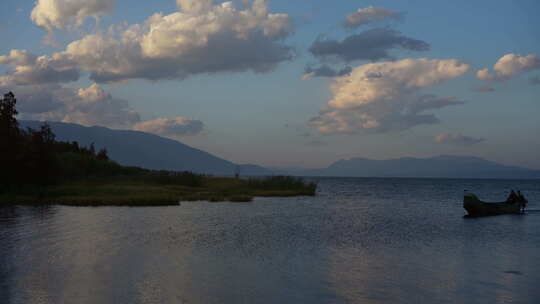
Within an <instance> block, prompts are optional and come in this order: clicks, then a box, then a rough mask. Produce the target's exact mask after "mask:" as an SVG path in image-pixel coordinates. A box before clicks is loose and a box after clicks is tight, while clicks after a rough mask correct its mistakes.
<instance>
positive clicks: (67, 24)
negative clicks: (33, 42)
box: [30, 0, 114, 33]
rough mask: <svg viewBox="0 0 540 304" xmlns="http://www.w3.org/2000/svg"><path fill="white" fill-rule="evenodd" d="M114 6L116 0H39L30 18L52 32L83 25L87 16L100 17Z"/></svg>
mask: <svg viewBox="0 0 540 304" xmlns="http://www.w3.org/2000/svg"><path fill="white" fill-rule="evenodd" d="M113 8H114V0H37V1H36V6H35V7H34V8H33V9H32V13H31V15H30V18H31V19H32V21H33V22H34V23H35V24H36V25H37V26H40V27H42V28H44V29H46V30H47V31H48V32H49V33H51V32H52V31H53V30H55V29H69V28H74V27H78V26H81V25H82V24H83V23H84V21H85V19H86V18H88V17H93V18H95V19H98V18H99V17H100V16H102V15H104V14H106V13H107V12H109V11H111V10H112V9H113Z"/></svg>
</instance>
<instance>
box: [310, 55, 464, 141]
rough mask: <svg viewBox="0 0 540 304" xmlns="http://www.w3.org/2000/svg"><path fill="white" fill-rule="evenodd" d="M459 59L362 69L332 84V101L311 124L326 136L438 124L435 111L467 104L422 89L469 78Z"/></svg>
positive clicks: (406, 61) (412, 61)
mask: <svg viewBox="0 0 540 304" xmlns="http://www.w3.org/2000/svg"><path fill="white" fill-rule="evenodd" d="M468 69H469V66H468V65H467V64H464V63H462V62H460V61H458V60H455V59H427V58H420V59H403V60H399V61H392V62H380V63H370V64H365V65H361V66H359V67H357V68H355V69H353V71H352V72H351V73H350V75H347V76H343V77H338V78H336V80H335V82H334V83H333V84H332V85H331V91H332V97H331V99H330V100H329V101H328V104H327V105H326V106H325V107H323V108H322V109H321V111H320V113H319V115H318V116H317V117H314V118H313V119H311V120H310V125H311V126H312V127H315V128H317V129H318V130H319V132H321V133H356V132H359V131H368V132H387V131H393V130H404V129H408V128H411V127H414V126H416V125H421V124H434V123H438V122H439V120H438V118H437V117H436V116H435V115H434V114H432V113H429V112H430V111H433V110H436V109H440V108H444V107H447V106H451V105H459V104H463V102H462V101H460V100H457V99H456V98H455V97H438V96H435V95H431V94H422V92H421V88H424V87H429V86H433V85H436V84H439V83H442V82H444V81H447V80H450V79H453V78H456V77H459V76H461V75H463V74H464V73H465V72H466V71H467V70H468Z"/></svg>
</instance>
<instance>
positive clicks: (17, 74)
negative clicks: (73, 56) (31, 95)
mask: <svg viewBox="0 0 540 304" xmlns="http://www.w3.org/2000/svg"><path fill="white" fill-rule="evenodd" d="M0 64H4V65H8V66H11V67H12V70H9V71H8V72H7V73H6V74H5V75H3V76H0V79H2V80H0V82H4V83H11V84H13V85H18V84H44V83H58V82H70V81H76V80H78V79H79V70H78V68H77V65H76V64H75V63H74V62H72V61H71V60H69V59H67V58H65V56H62V54H54V55H53V56H39V57H38V56H35V55H33V54H30V53H28V52H27V51H25V50H11V52H10V54H9V55H5V56H0Z"/></svg>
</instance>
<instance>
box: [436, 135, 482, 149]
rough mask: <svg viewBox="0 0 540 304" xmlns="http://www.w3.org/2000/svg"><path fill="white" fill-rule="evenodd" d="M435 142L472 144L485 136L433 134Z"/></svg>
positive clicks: (456, 144)
mask: <svg viewBox="0 0 540 304" xmlns="http://www.w3.org/2000/svg"><path fill="white" fill-rule="evenodd" d="M434 139H435V142H437V143H440V144H448V145H454V146H472V145H476V144H479V143H481V142H484V141H485V140H486V139H485V138H477V137H470V136H465V135H461V134H451V133H442V134H440V135H437V136H435V138H434Z"/></svg>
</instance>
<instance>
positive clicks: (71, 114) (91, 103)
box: [0, 84, 140, 128]
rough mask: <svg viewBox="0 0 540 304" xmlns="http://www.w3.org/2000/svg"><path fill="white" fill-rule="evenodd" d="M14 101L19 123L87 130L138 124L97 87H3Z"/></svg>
mask: <svg viewBox="0 0 540 304" xmlns="http://www.w3.org/2000/svg"><path fill="white" fill-rule="evenodd" d="M0 90H2V91H7V90H11V91H13V92H14V93H15V95H16V97H17V100H18V102H17V108H18V109H19V112H20V113H21V118H22V119H35V120H48V121H61V122H70V123H77V124H81V125H86V126H94V125H98V126H106V127H113V128H130V127H131V126H132V125H133V124H135V123H138V122H140V117H139V114H138V113H137V112H135V111H134V110H133V109H131V108H130V107H129V104H128V102H127V101H126V100H123V99H118V98H113V97H112V96H111V95H110V94H108V93H106V92H105V91H104V90H103V89H102V88H101V86H99V85H98V84H92V85H91V86H89V87H88V88H80V89H77V88H69V87H62V86H60V85H58V84H45V85H24V86H9V87H4V86H2V85H1V84H0Z"/></svg>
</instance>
